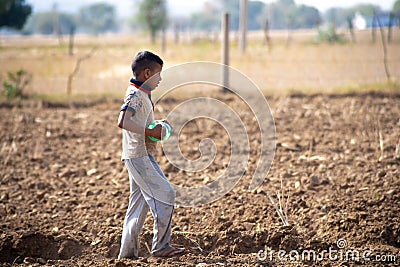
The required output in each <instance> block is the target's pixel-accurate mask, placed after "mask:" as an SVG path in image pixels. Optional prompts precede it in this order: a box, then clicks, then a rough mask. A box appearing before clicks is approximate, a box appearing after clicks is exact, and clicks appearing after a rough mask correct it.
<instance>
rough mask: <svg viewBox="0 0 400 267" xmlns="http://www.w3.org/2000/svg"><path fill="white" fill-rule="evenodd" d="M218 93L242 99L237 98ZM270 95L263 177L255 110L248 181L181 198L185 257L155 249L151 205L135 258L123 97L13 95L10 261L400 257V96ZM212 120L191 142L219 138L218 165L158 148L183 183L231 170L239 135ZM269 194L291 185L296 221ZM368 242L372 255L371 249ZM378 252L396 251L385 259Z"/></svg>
mask: <svg viewBox="0 0 400 267" xmlns="http://www.w3.org/2000/svg"><path fill="white" fill-rule="evenodd" d="M218 98H219V99H221V100H222V101H224V102H225V103H229V104H230V105H232V106H235V107H236V108H238V109H240V108H241V106H242V105H241V103H239V102H240V100H238V99H237V98H235V97H233V96H229V95H228V96H227V95H219V96H218ZM267 99H268V102H269V104H270V106H271V109H272V111H273V115H274V118H275V123H276V130H277V133H276V138H277V147H276V153H275V158H274V162H273V165H272V168H271V170H270V172H269V174H268V176H267V177H266V179H265V181H264V183H263V185H262V186H261V187H260V188H259V189H257V190H256V191H253V192H249V191H248V190H247V187H248V185H249V183H250V180H251V178H252V174H253V173H252V171H254V169H255V167H256V164H257V160H258V159H257V157H258V156H259V151H258V149H257V147H258V144H259V142H260V140H259V132H258V128H257V127H253V126H252V125H254V120H253V118H254V117H253V116H250V115H251V114H250V115H249V112H244V111H245V110H246V109H245V108H243V112H240V110H239V114H240V116H241V118H242V119H243V121H245V123H246V125H248V126H249V127H248V133H249V136H250V144H251V149H250V151H251V154H250V161H249V167H248V169H247V171H246V173H245V175H244V177H243V178H242V180H241V181H240V182H239V184H238V185H237V186H236V187H235V188H234V189H233V190H232V191H231V192H230V193H228V194H227V195H226V196H224V197H223V198H221V199H219V200H217V201H215V202H213V203H211V204H208V205H204V206H200V207H195V208H188V207H177V208H176V210H175V214H174V219H173V225H174V226H173V235H172V243H173V244H176V245H178V246H184V247H186V248H187V250H188V253H187V254H185V255H183V256H181V257H179V258H173V259H159V258H152V257H149V256H150V255H149V251H148V247H149V245H150V243H151V239H152V223H153V220H152V217H151V215H150V213H149V215H148V218H147V220H146V223H145V226H144V229H143V232H142V234H141V251H140V256H141V259H139V260H136V261H134V260H128V259H124V260H117V259H116V255H117V252H118V249H119V242H120V238H121V233H122V224H123V219H124V215H125V212H126V208H127V203H128V196H129V180H128V175H127V172H126V170H125V167H124V165H123V163H122V162H121V161H120V153H121V134H120V129H119V128H118V127H117V125H116V120H117V116H118V111H119V107H120V104H121V103H120V101H113V100H105V101H100V102H98V103H91V102H81V103H70V104H57V103H46V102H38V101H33V102H21V103H16V104H6V103H3V104H2V106H1V107H0V114H1V118H0V125H1V132H0V140H1V142H0V166H1V168H0V182H1V183H0V226H1V228H0V266H39V265H47V266H51V265H54V266H356V265H357V266H358V265H367V266H390V265H391V266H398V265H399V264H400V218H399V214H400V151H399V150H400V94H396V93H392V94H380V93H368V94H352V95H292V96H280V97H267ZM179 102H180V100H178V99H175V98H169V99H165V101H161V102H160V103H159V105H160V107H161V109H160V108H159V109H158V110H161V111H162V113H165V114H166V113H167V112H168V111H169V110H170V109H171V108H172V107H173V106H175V105H177V104H179ZM156 117H159V116H157V115H156ZM213 123H215V122H212V121H211V122H209V121H207V120H200V121H199V122H197V123H196V122H191V123H188V124H187V126H186V127H185V128H184V130H183V131H182V133H181V139H182V143H181V149H182V152H183V154H184V155H187V157H188V158H192V159H195V158H196V157H198V156H199V155H200V154H199V152H198V147H197V145H198V144H197V142H198V141H199V140H201V139H203V138H206V137H210V136H211V138H212V139H213V140H214V142H215V143H216V146H217V148H218V152H217V153H218V154H217V157H216V162H215V163H213V164H212V165H210V168H209V169H207V170H204V171H202V172H199V173H188V172H184V171H180V170H179V169H177V168H175V167H174V166H173V165H171V164H170V163H169V162H168V161H167V160H166V159H165V157H163V151H162V147H161V146H160V147H159V151H158V155H157V160H158V161H159V162H160V166H161V168H162V169H163V170H164V171H165V173H166V175H167V176H168V178H169V179H170V180H171V182H173V183H174V184H181V185H187V184H188V181H191V183H189V184H190V185H193V183H195V184H196V183H197V184H198V185H201V184H204V183H207V182H209V181H211V180H213V179H214V178H215V177H216V176H218V174H219V173H220V172H221V171H223V168H224V166H225V165H226V161H229V152H230V150H229V149H225V147H226V145H227V143H229V142H228V141H227V138H228V137H227V136H226V134H222V135H221V134H220V133H221V129H220V128H219V127H218V125H214V124H213ZM207 125H208V126H210V125H211V126H212V127H207ZM202 129H207V130H204V131H203V130H202ZM191 138H192V139H191ZM188 140H189V141H188ZM190 140H193V141H190ZM267 193H268V194H269V195H271V196H272V197H274V199H275V200H276V201H277V197H276V196H277V193H279V194H280V195H281V196H282V193H283V198H284V199H285V200H286V203H287V204H285V205H284V208H285V210H286V211H287V215H288V218H289V223H290V226H288V227H284V226H282V223H281V221H280V219H279V217H278V215H277V212H276V211H275V209H274V207H273V206H272V204H271V202H270V200H269V198H268V196H267ZM338 241H340V242H341V243H340V242H338ZM343 242H344V243H343ZM266 247H268V248H269V249H270V250H269V251H272V250H274V251H279V250H284V251H286V252H288V253H289V251H291V250H296V251H298V252H299V253H300V255H301V253H302V251H304V250H314V251H316V252H317V253H320V252H322V251H323V250H328V249H333V250H338V251H339V252H340V251H342V252H343V253H344V254H345V253H346V252H347V251H349V250H351V251H353V252H354V251H355V250H357V251H359V252H360V257H359V258H356V259H354V258H353V259H344V258H343V257H342V258H341V257H340V255H339V254H336V258H333V259H332V258H331V259H329V258H327V257H325V258H324V259H321V260H319V261H318V260H313V259H301V258H300V259H298V260H296V261H295V260H287V261H283V260H280V259H278V255H277V252H276V253H273V254H272V256H271V257H270V254H268V255H267V256H266V257H262V256H263V255H264V254H262V253H258V252H259V251H260V250H265V249H266ZM364 251H368V255H367V256H369V258H370V259H369V260H368V259H367V260H365V258H362V257H361V254H362V253H363V252H364ZM257 254H258V255H257ZM292 255H294V254H292ZM338 255H339V256H338ZM377 255H379V256H382V255H383V256H390V255H393V256H395V257H396V259H395V260H391V261H389V260H388V257H386V261H378V260H377V259H376V257H375V256H377ZM260 256H261V257H260ZM264 256H265V255H264ZM381 258H382V257H381Z"/></svg>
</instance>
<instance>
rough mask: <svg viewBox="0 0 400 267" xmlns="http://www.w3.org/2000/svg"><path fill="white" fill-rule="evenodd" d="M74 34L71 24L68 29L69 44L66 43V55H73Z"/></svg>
mask: <svg viewBox="0 0 400 267" xmlns="http://www.w3.org/2000/svg"><path fill="white" fill-rule="evenodd" d="M74 35H75V26H71V28H70V29H69V45H68V55H70V56H72V55H74Z"/></svg>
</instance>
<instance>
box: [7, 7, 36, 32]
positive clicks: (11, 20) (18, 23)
mask: <svg viewBox="0 0 400 267" xmlns="http://www.w3.org/2000/svg"><path fill="white" fill-rule="evenodd" d="M31 13H32V7H31V5H28V4H25V0H1V1H0V27H10V28H14V29H17V30H20V29H22V28H23V27H24V25H25V22H26V20H27V19H28V17H29V15H30V14H31Z"/></svg>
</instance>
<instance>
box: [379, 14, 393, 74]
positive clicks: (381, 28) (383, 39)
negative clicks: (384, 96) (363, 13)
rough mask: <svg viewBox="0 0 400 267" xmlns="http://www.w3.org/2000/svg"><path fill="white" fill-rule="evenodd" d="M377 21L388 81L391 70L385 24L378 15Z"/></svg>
mask: <svg viewBox="0 0 400 267" xmlns="http://www.w3.org/2000/svg"><path fill="white" fill-rule="evenodd" d="M376 22H378V26H379V31H380V32H381V38H382V46H383V64H384V65H385V72H386V79H387V81H390V72H389V65H388V55H387V54H388V53H387V45H386V39H385V32H384V29H383V26H382V24H381V20H380V19H379V16H378V15H376Z"/></svg>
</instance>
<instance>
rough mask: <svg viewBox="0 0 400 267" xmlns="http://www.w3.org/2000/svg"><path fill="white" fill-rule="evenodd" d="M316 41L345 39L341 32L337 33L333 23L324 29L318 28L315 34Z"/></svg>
mask: <svg viewBox="0 0 400 267" xmlns="http://www.w3.org/2000/svg"><path fill="white" fill-rule="evenodd" d="M315 41H316V42H317V43H330V44H333V43H340V44H344V43H346V39H345V38H344V35H343V34H338V33H337V32H336V29H335V27H334V26H333V25H330V26H329V27H327V28H326V29H323V28H321V27H319V28H318V32H317V36H316V38H315Z"/></svg>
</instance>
